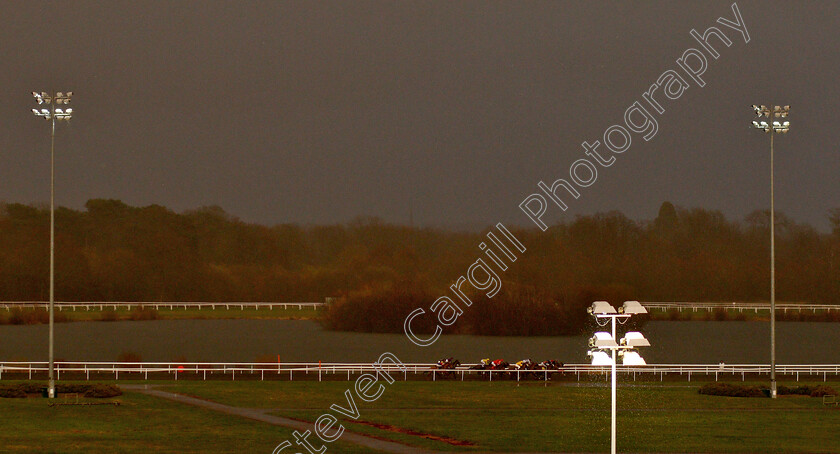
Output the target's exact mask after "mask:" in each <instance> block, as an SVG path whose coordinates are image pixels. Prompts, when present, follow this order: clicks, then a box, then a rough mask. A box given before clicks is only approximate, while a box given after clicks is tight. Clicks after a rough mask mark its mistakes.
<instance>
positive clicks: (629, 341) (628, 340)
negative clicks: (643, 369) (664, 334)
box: [621, 331, 650, 348]
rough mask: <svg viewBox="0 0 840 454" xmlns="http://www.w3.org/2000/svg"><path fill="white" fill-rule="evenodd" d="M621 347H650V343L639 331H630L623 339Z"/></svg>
mask: <svg viewBox="0 0 840 454" xmlns="http://www.w3.org/2000/svg"><path fill="white" fill-rule="evenodd" d="M621 345H623V346H626V347H632V348H636V347H650V341H648V340H647V339H645V336H644V335H643V334H642V333H640V332H638V331H630V332H628V333H627V334H625V335H624V337H623V338H622V339H621Z"/></svg>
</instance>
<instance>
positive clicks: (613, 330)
mask: <svg viewBox="0 0 840 454" xmlns="http://www.w3.org/2000/svg"><path fill="white" fill-rule="evenodd" d="M610 318H611V319H612V335H613V341H615V342H618V339H617V338H616V337H615V334H616V333H615V316H613V317H610ZM615 352H616V349H615V348H613V349H612V422H611V424H610V433H611V440H610V453H612V454H615V419H616V410H615V388H616V377H615V374H616V367H615V361H616V355H615Z"/></svg>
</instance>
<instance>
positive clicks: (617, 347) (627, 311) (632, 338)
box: [587, 301, 650, 454]
mask: <svg viewBox="0 0 840 454" xmlns="http://www.w3.org/2000/svg"><path fill="white" fill-rule="evenodd" d="M587 312H589V313H590V314H591V315H592V316H594V317H595V321H596V322H597V323H598V326H606V325H607V323H610V322H612V333H608V332H605V331H599V332H597V333H595V335H594V336H592V338H591V339H589V347H590V348H591V350H590V351H589V353H588V355H589V356H590V357H592V364H593V365H595V366H606V365H610V366H611V375H612V418H611V424H610V453H611V454H615V452H616V451H615V435H616V400H615V394H616V387H617V379H616V356H618V355H621V357H622V360H623V364H624V365H628V366H640V365H644V364H645V360H644V359H642V357H641V356H640V355H639V354H638V353H637V352H635V351H631V350H632V349H634V348H636V347H649V346H650V342H648V340H647V339H645V336H643V335H642V333H640V332H638V331H630V332H628V333H626V334H625V335H624V337H623V338H622V339H621V340H620V341H619V342H616V338H617V337H616V334H617V333H616V324H615V321H616V320H621V321H620V323H621V324H622V325H623V324H624V323H627V320H629V319H630V317H631V316H633V315H635V314H647V309H645V308H644V306H642V305H641V304H640V303H639V302H638V301H625V302H624V305H622V306H621V307H620V308H618V310H617V311H616V310H615V308H614V307H612V305H611V304H610V303H608V302H606V301H595V302H594V303H592V305H591V306H590V307H589V308H588V309H587ZM607 351H609V352H611V353H612V355H611V356H608V355H607V353H606V352H607Z"/></svg>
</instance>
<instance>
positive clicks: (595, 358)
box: [587, 350, 615, 366]
mask: <svg viewBox="0 0 840 454" xmlns="http://www.w3.org/2000/svg"><path fill="white" fill-rule="evenodd" d="M587 356H590V357H591V358H592V365H593V366H612V365H613V364H615V363H614V362H613V359H612V358H610V355H608V354H607V353H606V352H602V351H599V350H590V351H589V352H587Z"/></svg>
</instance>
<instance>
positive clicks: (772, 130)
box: [752, 104, 790, 399]
mask: <svg viewBox="0 0 840 454" xmlns="http://www.w3.org/2000/svg"><path fill="white" fill-rule="evenodd" d="M752 108H753V110H754V111H755V115H756V116H757V117H758V118H766V119H767V120H762V121H756V120H753V122H752V124H753V128H755V129H759V130H762V131H764V132H765V133H767V134H770V397H772V398H773V399H775V398H776V214H775V196H774V193H773V179H774V178H773V136H775V135H776V134H787V132H788V131H790V122H789V121H787V120H785V121H780V120H779V119H781V118H787V117H788V115H790V106H773V107H772V109H771V108H770V107H767V106H763V105H762V106H759V105H755V104H753V106H752Z"/></svg>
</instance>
